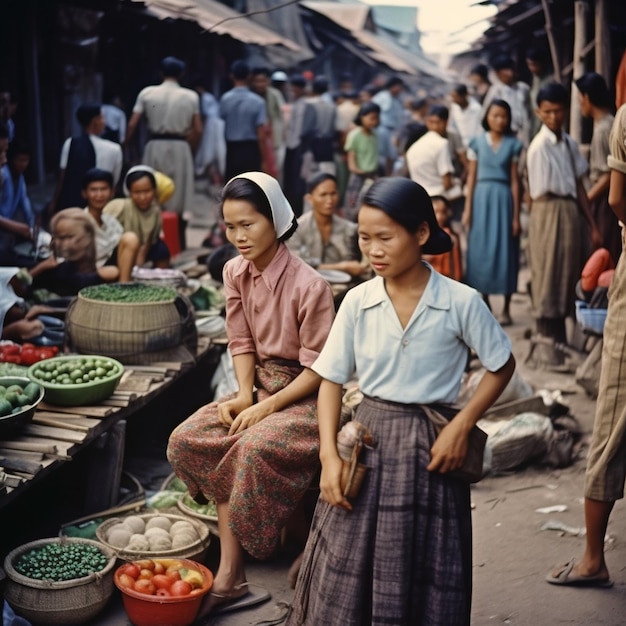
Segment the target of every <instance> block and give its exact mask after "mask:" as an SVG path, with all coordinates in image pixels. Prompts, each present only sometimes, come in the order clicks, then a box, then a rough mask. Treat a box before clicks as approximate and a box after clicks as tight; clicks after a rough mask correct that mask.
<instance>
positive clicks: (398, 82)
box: [385, 76, 404, 89]
mask: <svg viewBox="0 0 626 626" xmlns="http://www.w3.org/2000/svg"><path fill="white" fill-rule="evenodd" d="M397 85H402V86H403V87H404V81H403V80H402V79H401V78H400V77H399V76H392V77H391V78H390V79H389V80H388V81H387V82H386V83H385V89H391V88H392V87H396V86H397Z"/></svg>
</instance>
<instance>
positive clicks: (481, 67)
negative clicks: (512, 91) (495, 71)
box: [470, 63, 489, 80]
mask: <svg viewBox="0 0 626 626" xmlns="http://www.w3.org/2000/svg"><path fill="white" fill-rule="evenodd" d="M470 74H476V76H480V77H481V78H482V79H483V80H489V68H488V67H487V66H486V65H485V64H484V63H478V64H477V65H474V67H472V69H471V70H470Z"/></svg>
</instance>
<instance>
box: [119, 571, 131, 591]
mask: <svg viewBox="0 0 626 626" xmlns="http://www.w3.org/2000/svg"><path fill="white" fill-rule="evenodd" d="M117 580H118V582H119V583H120V585H122V587H125V588H126V589H134V588H135V579H134V578H133V577H132V576H129V575H128V574H120V575H119V576H118V578H117Z"/></svg>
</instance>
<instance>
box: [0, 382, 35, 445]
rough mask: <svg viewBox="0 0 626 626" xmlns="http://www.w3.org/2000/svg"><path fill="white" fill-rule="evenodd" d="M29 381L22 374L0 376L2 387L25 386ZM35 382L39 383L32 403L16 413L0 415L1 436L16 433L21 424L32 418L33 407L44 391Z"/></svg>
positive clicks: (23, 424)
mask: <svg viewBox="0 0 626 626" xmlns="http://www.w3.org/2000/svg"><path fill="white" fill-rule="evenodd" d="M30 382H31V379H30V378H26V377H24V376H0V385H2V386H3V387H9V386H10V385H20V387H25V386H26V385H27V384H28V383H30ZM35 382H37V384H39V395H38V397H37V399H36V400H35V402H33V404H27V405H26V406H24V408H23V409H22V410H21V411H18V412H17V413H12V414H11V415H4V416H3V417H0V435H2V436H3V437H5V436H9V435H14V434H16V433H17V432H18V431H19V430H20V429H21V428H22V426H25V425H26V424H28V422H30V421H31V420H32V419H33V415H34V414H35V409H36V408H37V405H38V404H39V403H40V402H41V401H42V400H43V396H44V393H45V392H44V388H43V385H42V384H41V383H39V381H35Z"/></svg>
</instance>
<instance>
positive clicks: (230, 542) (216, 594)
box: [198, 502, 247, 617]
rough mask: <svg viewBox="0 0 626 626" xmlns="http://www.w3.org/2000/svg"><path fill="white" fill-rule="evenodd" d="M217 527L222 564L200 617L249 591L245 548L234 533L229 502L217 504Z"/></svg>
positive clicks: (203, 604)
mask: <svg viewBox="0 0 626 626" xmlns="http://www.w3.org/2000/svg"><path fill="white" fill-rule="evenodd" d="M217 527H218V530H219V533H220V564H219V566H218V568H217V572H216V574H215V580H214V581H213V587H212V591H211V593H209V594H208V595H207V596H206V597H205V600H204V602H203V603H202V607H201V609H200V613H199V615H198V617H203V616H205V615H207V614H208V613H210V612H211V609H213V608H214V607H215V606H218V605H219V604H223V603H224V602H225V601H228V600H232V599H233V598H238V597H240V596H243V595H245V594H246V593H247V587H246V586H245V585H243V584H242V583H245V582H246V572H245V570H244V566H243V556H244V553H243V548H242V547H241V544H240V543H239V540H238V539H237V538H236V537H235V535H233V532H232V530H231V528H230V523H229V518H228V502H222V503H221V504H218V505H217Z"/></svg>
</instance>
